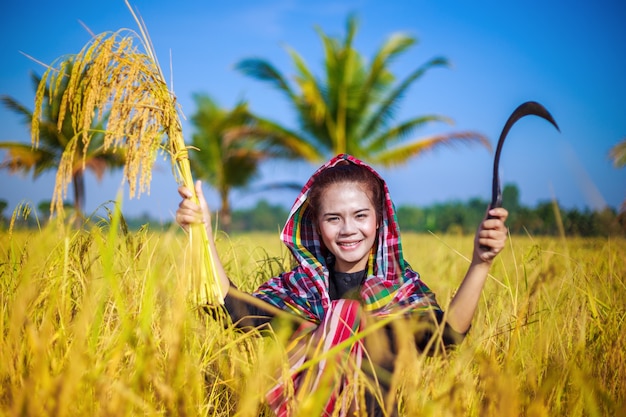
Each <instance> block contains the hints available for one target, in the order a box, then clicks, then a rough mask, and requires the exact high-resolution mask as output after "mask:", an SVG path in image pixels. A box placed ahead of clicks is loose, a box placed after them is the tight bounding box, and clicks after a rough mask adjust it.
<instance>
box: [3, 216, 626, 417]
mask: <svg viewBox="0 0 626 417" xmlns="http://www.w3.org/2000/svg"><path fill="white" fill-rule="evenodd" d="M403 243H404V249H405V253H406V256H407V258H408V259H409V260H410V261H412V264H413V266H414V267H415V268H416V269H417V270H418V271H420V273H421V274H422V278H423V279H424V280H425V281H426V282H427V283H428V284H429V285H430V287H431V288H432V289H433V290H434V291H436V293H437V294H438V299H439V301H440V303H441V304H443V305H446V304H447V302H448V301H449V299H450V298H451V295H452V293H453V291H454V288H455V287H456V286H457V285H458V283H459V281H460V279H461V278H462V276H463V273H464V272H465V268H466V267H467V261H466V260H465V259H464V258H463V256H461V255H460V254H469V253H470V250H471V244H472V242H471V238H470V237H459V236H440V237H435V236H429V235H412V234H405V236H404V241H403ZM510 243H511V244H510V247H509V248H508V249H507V250H506V251H505V252H504V253H503V254H502V255H501V256H500V258H499V260H498V261H497V262H496V264H495V265H494V268H493V270H492V272H493V275H492V278H490V280H489V282H488V283H487V285H486V288H485V291H484V297H483V298H482V302H481V305H480V306H479V310H478V314H477V317H476V318H475V320H474V324H473V328H472V330H471V332H470V334H469V335H468V337H467V339H466V340H465V341H464V343H463V344H462V345H461V346H460V347H459V348H458V350H456V351H455V352H453V353H452V354H450V355H448V356H443V355H440V356H437V357H425V356H415V355H410V354H405V355H403V356H401V357H400V358H399V359H398V360H399V361H400V365H401V366H399V367H398V373H397V374H396V375H395V376H394V381H395V382H396V384H397V387H398V392H399V402H400V409H401V413H400V415H406V416H415V415H420V416H467V415H469V416H518V415H527V416H603V415H624V413H625V412H626V390H625V388H624V381H626V358H625V353H624V352H626V336H625V331H626V329H625V325H624V320H625V318H626V284H625V281H624V279H625V277H626V241H625V240H623V239H568V240H566V241H565V240H559V239H553V238H534V239H533V238H528V237H513V238H512V239H511V240H510ZM187 245H188V240H187V239H186V238H185V237H184V235H183V234H182V233H180V232H178V231H176V230H171V231H167V232H158V233H157V232H151V231H150V230H147V229H144V230H141V231H138V232H127V231H124V229H123V228H121V227H120V226H119V223H118V220H115V217H113V220H111V221H103V222H102V223H101V224H100V225H99V226H98V227H94V228H92V229H91V230H89V231H87V230H73V231H72V230H71V229H69V228H65V229H64V228H59V227H58V226H55V225H50V226H47V227H46V228H44V229H43V230H41V231H19V230H15V231H13V233H12V234H11V235H9V234H8V233H7V232H2V233H1V236H0V276H1V277H2V279H1V281H0V285H1V291H0V297H1V305H0V309H1V310H2V319H1V321H0V332H1V338H2V339H1V345H0V357H1V358H2V360H1V361H0V381H1V384H0V387H1V388H0V415H25V416H31V415H32V416H35V415H37V416H40V415H59V416H108V415H115V416H125V415H128V416H131V415H133V416H134V415H185V416H231V415H237V416H258V415H269V413H268V412H267V410H266V409H265V408H264V405H263V404H262V401H263V393H264V391H265V390H266V389H267V388H268V387H270V386H271V385H272V383H273V381H275V377H276V375H277V374H276V370H280V369H282V367H281V363H283V360H284V356H283V355H284V353H283V351H282V349H281V348H280V346H281V344H280V343H276V339H280V338H281V337H283V335H274V336H268V337H265V338H260V337H256V336H255V335H247V334H241V333H238V332H234V331H231V330H224V329H222V327H220V324H219V323H217V322H214V321H213V320H211V319H209V318H208V317H207V316H206V315H205V314H203V313H201V312H199V311H198V310H197V309H196V308H195V307H194V306H193V304H192V303H190V300H189V297H188V294H187V291H188V287H187V285H186V278H185V277H186V272H185V269H186V267H185V264H184V256H183V255H182V254H184V253H185V250H186V246H187ZM218 246H219V247H220V250H221V253H222V255H223V258H224V259H223V260H224V263H225V265H226V268H227V270H228V272H229V275H230V276H231V278H232V279H233V280H234V281H235V282H236V283H237V284H239V285H240V287H242V288H244V289H248V290H249V289H252V288H254V287H255V286H256V285H258V284H259V283H260V282H262V281H263V280H265V279H266V278H267V277H269V276H271V275H273V274H275V273H277V272H278V271H279V270H280V269H281V268H283V267H285V266H286V265H287V264H288V263H289V261H288V260H287V259H285V258H286V256H285V255H286V253H285V251H284V249H283V248H282V247H281V246H280V244H279V243H278V236H277V234H254V235H241V236H232V237H230V238H227V237H226V236H223V235H218ZM457 252H458V253H457ZM315 398H316V396H314V395H313V396H311V397H310V398H309V401H308V403H307V404H306V405H307V406H308V407H311V408H312V409H314V408H315V407H316V404H315ZM299 415H305V414H304V412H302V413H301V414H299Z"/></svg>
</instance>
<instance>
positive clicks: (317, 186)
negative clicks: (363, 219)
mask: <svg viewBox="0 0 626 417" xmlns="http://www.w3.org/2000/svg"><path fill="white" fill-rule="evenodd" d="M343 183H356V184H360V185H361V186H362V187H363V188H364V191H365V193H366V194H367V196H368V198H369V199H370V201H371V203H372V205H373V206H374V208H375V209H376V220H377V221H378V223H380V222H381V220H382V213H383V189H382V188H383V187H382V183H381V181H380V179H379V178H378V177H377V176H376V174H374V173H373V172H372V171H370V170H369V169H367V168H366V167H363V166H360V165H356V164H353V163H350V162H347V161H342V162H339V163H338V164H337V165H335V166H332V167H330V168H327V169H325V170H324V171H322V172H320V173H319V175H318V176H317V177H316V178H315V181H313V184H312V185H311V189H310V190H309V195H308V199H309V209H310V210H311V213H312V215H313V219H315V221H317V217H318V214H319V213H318V210H319V208H320V207H321V205H322V195H323V194H324V191H325V190H326V189H327V188H328V187H329V186H331V185H333V184H343Z"/></svg>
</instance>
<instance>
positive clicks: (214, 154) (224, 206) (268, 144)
mask: <svg viewBox="0 0 626 417" xmlns="http://www.w3.org/2000/svg"><path fill="white" fill-rule="evenodd" d="M194 99H195V101H196V106H197V110H196V112H195V113H194V115H193V116H192V119H191V121H192V123H193V125H194V127H195V132H194V134H193V136H192V145H193V147H194V148H195V151H192V152H191V153H190V161H191V168H192V170H193V172H194V175H195V176H196V178H198V179H203V180H206V181H207V182H208V183H209V184H211V186H213V187H214V188H215V189H216V191H217V192H218V194H219V195H220V200H221V201H220V203H221V205H220V208H219V210H220V223H221V228H222V229H223V230H225V231H227V232H228V231H230V230H231V222H232V220H231V205H230V200H229V198H230V193H231V191H232V190H233V189H236V188H243V187H245V186H246V185H248V184H249V183H250V181H252V180H253V179H254V178H256V177H257V176H258V173H259V168H260V164H261V163H262V162H263V161H267V160H268V159H271V158H292V157H294V155H295V154H294V152H293V150H292V149H290V146H291V145H290V142H289V137H286V136H284V135H278V136H277V135H276V134H275V131H274V130H272V129H269V128H268V127H267V123H266V122H265V121H264V120H262V119H261V118H259V117H257V116H255V115H254V114H252V113H251V112H250V110H249V109H248V105H247V103H245V102H241V103H239V104H237V105H236V106H235V107H234V108H233V109H230V110H226V109H223V108H221V107H220V106H219V105H218V104H217V103H216V102H215V101H214V100H213V99H212V98H211V97H209V96H208V95H206V94H196V95H195V96H194Z"/></svg>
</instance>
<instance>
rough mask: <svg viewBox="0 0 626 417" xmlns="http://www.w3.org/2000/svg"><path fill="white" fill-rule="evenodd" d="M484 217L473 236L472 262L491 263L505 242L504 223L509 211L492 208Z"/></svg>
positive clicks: (506, 231) (505, 230) (506, 232)
mask: <svg viewBox="0 0 626 417" xmlns="http://www.w3.org/2000/svg"><path fill="white" fill-rule="evenodd" d="M487 214H488V217H487V218H485V219H484V220H483V221H482V223H481V224H480V226H479V227H478V231H477V232H476V236H475V237H474V256H473V259H472V261H473V262H474V263H481V262H485V263H488V264H491V262H492V261H493V260H494V258H495V257H496V255H498V254H499V253H500V252H501V251H502V249H504V245H505V243H506V239H507V235H508V230H507V228H506V226H505V224H504V222H505V221H506V219H507V217H508V216H509V212H508V211H507V210H506V209H504V208H502V207H498V208H494V209H491V210H489V211H488V212H487Z"/></svg>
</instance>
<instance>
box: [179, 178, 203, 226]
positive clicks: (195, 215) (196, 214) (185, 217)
mask: <svg viewBox="0 0 626 417" xmlns="http://www.w3.org/2000/svg"><path fill="white" fill-rule="evenodd" d="M178 194H180V196H181V197H182V198H183V200H182V201H181V202H180V204H179V205H178V210H176V222H177V223H178V224H179V225H180V226H181V227H182V228H183V229H185V231H189V225H190V224H194V223H202V224H204V225H205V227H206V228H207V231H208V230H209V228H210V227H211V212H210V211H209V205H208V204H207V202H206V199H205V198H204V194H203V193H202V183H201V182H200V181H196V195H197V196H198V201H199V203H200V204H196V203H195V202H194V199H193V193H192V192H191V190H189V188H187V187H185V186H180V187H178Z"/></svg>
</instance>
